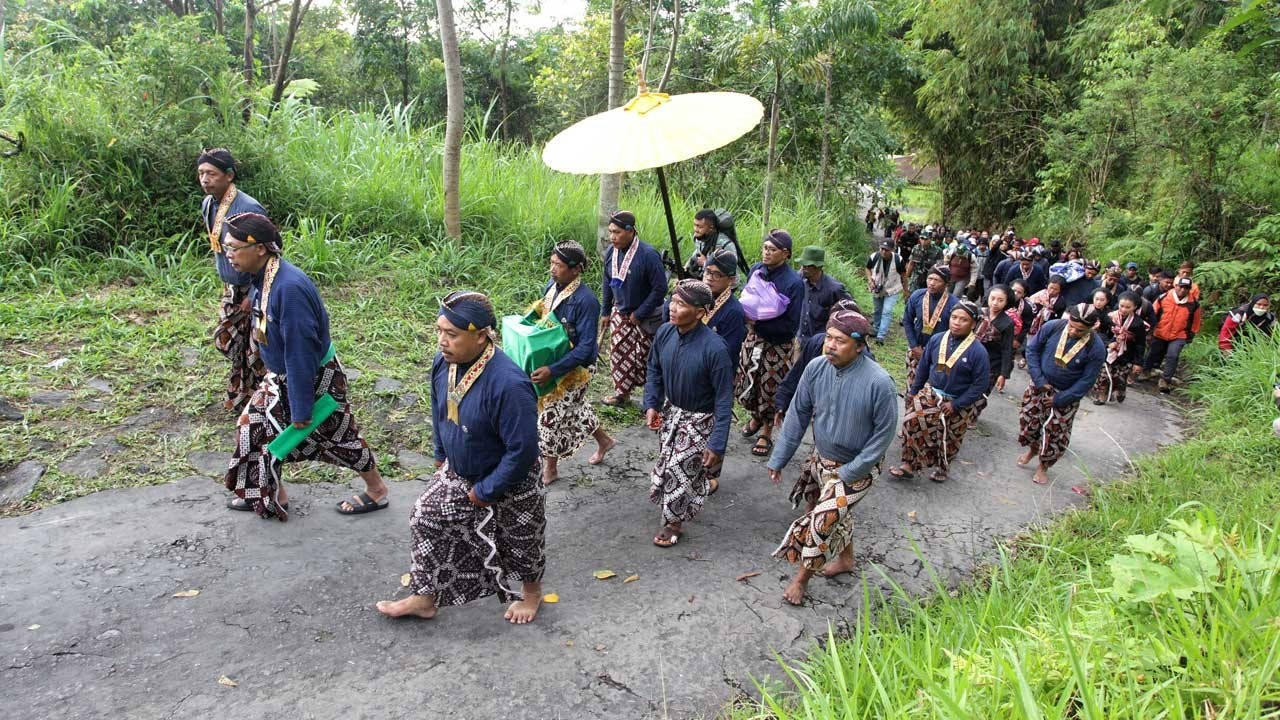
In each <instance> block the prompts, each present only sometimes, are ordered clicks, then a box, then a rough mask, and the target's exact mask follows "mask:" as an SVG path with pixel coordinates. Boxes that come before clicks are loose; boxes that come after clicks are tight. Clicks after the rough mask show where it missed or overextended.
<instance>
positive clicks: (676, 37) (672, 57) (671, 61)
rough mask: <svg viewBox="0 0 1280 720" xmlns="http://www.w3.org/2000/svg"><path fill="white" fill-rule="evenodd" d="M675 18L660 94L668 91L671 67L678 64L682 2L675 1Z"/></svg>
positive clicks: (659, 84)
mask: <svg viewBox="0 0 1280 720" xmlns="http://www.w3.org/2000/svg"><path fill="white" fill-rule="evenodd" d="M672 4H673V5H675V13H676V14H675V17H673V18H672V19H671V47H669V48H667V65H666V67H664V68H662V79H661V80H659V81H658V92H666V91H667V81H668V80H670V79H671V67H672V66H673V65H675V62H676V46H677V45H679V44H680V0H675V1H674V2H673V3H672Z"/></svg>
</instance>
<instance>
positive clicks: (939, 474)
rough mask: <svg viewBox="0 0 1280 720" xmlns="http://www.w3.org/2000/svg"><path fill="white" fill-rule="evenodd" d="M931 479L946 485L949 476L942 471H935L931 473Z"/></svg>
mask: <svg viewBox="0 0 1280 720" xmlns="http://www.w3.org/2000/svg"><path fill="white" fill-rule="evenodd" d="M929 479H930V480H932V481H934V482H936V483H944V482H946V481H947V474H946V473H945V472H943V471H942V470H934V471H933V472H932V473H929Z"/></svg>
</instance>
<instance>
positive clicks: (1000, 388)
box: [996, 375, 1007, 393]
mask: <svg viewBox="0 0 1280 720" xmlns="http://www.w3.org/2000/svg"><path fill="white" fill-rule="evenodd" d="M1006 379H1007V378H1005V376H1003V375H1001V376H1000V377H998V378H996V392H998V393H1003V392H1004V382H1005V380H1006Z"/></svg>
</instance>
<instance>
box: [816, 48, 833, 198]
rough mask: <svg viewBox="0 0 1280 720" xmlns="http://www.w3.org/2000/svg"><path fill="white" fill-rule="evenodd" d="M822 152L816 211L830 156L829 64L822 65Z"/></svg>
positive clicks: (823, 187) (824, 191) (825, 184)
mask: <svg viewBox="0 0 1280 720" xmlns="http://www.w3.org/2000/svg"><path fill="white" fill-rule="evenodd" d="M822 77H823V89H822V151H821V154H820V155H819V157H818V192H817V202H818V209H819V210H821V209H822V201H823V196H824V195H825V194H826V191H827V162H828V159H829V158H830V155H831V143H830V138H829V135H830V128H831V63H830V62H824V63H823V64H822Z"/></svg>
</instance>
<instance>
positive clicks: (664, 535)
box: [653, 525, 680, 548]
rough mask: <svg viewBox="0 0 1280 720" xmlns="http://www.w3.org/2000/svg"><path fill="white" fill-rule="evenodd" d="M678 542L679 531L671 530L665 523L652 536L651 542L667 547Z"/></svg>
mask: <svg viewBox="0 0 1280 720" xmlns="http://www.w3.org/2000/svg"><path fill="white" fill-rule="evenodd" d="M678 542H680V533H678V532H676V531H675V530H672V529H671V527H670V526H667V525H663V526H662V529H661V530H659V531H658V534H657V535H655V536H654V538H653V544H654V545H657V546H658V547H661V548H669V547H671V546H672V545H675V544H676V543H678Z"/></svg>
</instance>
